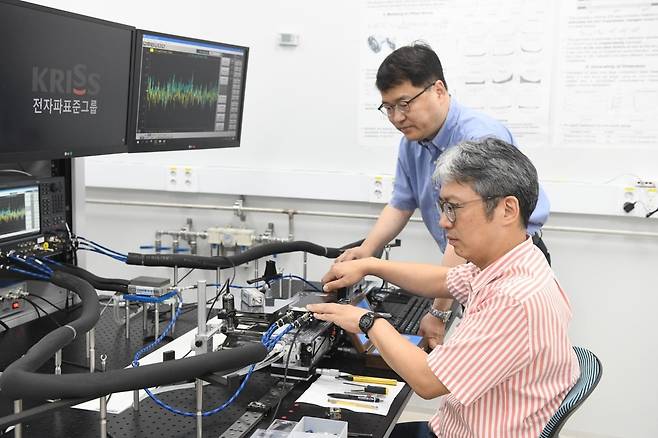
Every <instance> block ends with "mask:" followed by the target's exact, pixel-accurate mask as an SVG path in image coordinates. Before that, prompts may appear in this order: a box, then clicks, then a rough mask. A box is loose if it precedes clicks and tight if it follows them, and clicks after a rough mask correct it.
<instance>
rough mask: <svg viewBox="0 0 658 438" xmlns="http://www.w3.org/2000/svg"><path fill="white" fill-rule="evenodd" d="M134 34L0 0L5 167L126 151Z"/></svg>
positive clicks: (0, 157)
mask: <svg viewBox="0 0 658 438" xmlns="http://www.w3.org/2000/svg"><path fill="white" fill-rule="evenodd" d="M133 31H134V28H133V27H129V26H124V25H122V24H117V23H111V22H108V21H102V20H98V19H95V18H91V17H86V16H82V15H77V14H72V13H69V12H65V11H60V10H57V9H52V8H47V7H43V6H38V5H34V4H30V3H25V2H17V1H11V0H0V41H2V50H1V51H0V53H1V54H2V56H1V59H0V102H1V104H0V161H5V162H7V161H17V160H21V159H24V160H42V159H55V158H65V157H76V156H86V155H97V154H108V153H114V152H125V151H126V150H127V149H126V142H127V123H128V105H129V101H130V99H129V97H130V96H129V91H130V78H131V74H130V68H131V57H132V54H131V50H132V47H133V43H132V37H133Z"/></svg>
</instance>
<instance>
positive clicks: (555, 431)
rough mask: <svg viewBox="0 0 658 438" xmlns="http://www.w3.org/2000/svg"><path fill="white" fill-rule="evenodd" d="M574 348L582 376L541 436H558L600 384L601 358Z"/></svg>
mask: <svg viewBox="0 0 658 438" xmlns="http://www.w3.org/2000/svg"><path fill="white" fill-rule="evenodd" d="M573 349H574V351H575V352H576V356H578V363H579V364H580V377H579V378H578V381H576V384H575V385H574V386H573V388H571V390H570V391H569V393H568V394H567V396H566V397H565V398H564V400H562V404H561V405H560V407H559V408H558V410H557V411H556V412H555V414H554V415H553V417H552V418H551V419H550V420H549V421H548V424H547V425H546V426H545V427H544V430H543V431H542V433H541V435H540V436H539V438H556V437H558V436H559V434H560V430H562V426H564V423H566V421H567V420H568V419H569V417H570V416H571V414H573V413H574V412H575V411H576V409H578V408H579V407H580V405H581V404H582V403H583V402H584V401H585V399H586V398H587V397H589V395H590V394H591V393H592V391H594V388H596V385H598V384H599V380H601V374H602V373H603V367H602V366H601V361H600V360H599V358H598V357H596V356H595V355H594V353H592V352H591V351H589V350H587V349H585V348H582V347H573Z"/></svg>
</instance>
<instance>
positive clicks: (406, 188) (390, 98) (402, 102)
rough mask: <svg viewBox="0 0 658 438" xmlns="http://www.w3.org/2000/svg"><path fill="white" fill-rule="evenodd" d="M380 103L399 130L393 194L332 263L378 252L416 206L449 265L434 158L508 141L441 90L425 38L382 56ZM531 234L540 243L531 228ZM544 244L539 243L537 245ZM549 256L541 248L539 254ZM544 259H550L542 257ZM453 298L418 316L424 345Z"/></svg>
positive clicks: (453, 258)
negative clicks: (456, 148)
mask: <svg viewBox="0 0 658 438" xmlns="http://www.w3.org/2000/svg"><path fill="white" fill-rule="evenodd" d="M376 85H377V89H378V90H379V92H380V93H381V96H382V103H381V105H380V106H379V110H380V111H381V112H382V113H383V114H384V115H385V116H386V117H388V119H389V121H390V122H391V123H392V124H393V125H394V126H395V127H396V128H397V129H398V130H399V131H400V132H402V134H403V135H404V137H403V138H402V140H401V141H400V148H399V152H398V162H397V169H396V174H395V185H394V188H393V197H392V198H391V200H390V202H389V203H388V205H386V207H384V209H383V210H382V212H381V214H380V216H379V219H378V220H377V222H376V223H375V225H374V227H373V228H372V230H371V231H370V233H369V234H368V237H367V238H366V239H365V240H364V242H363V243H362V244H361V246H359V247H356V248H353V249H350V250H347V251H345V253H343V254H342V255H341V256H340V257H338V259H337V260H336V262H344V261H347V260H353V259H359V258H363V257H370V256H372V255H373V254H376V253H378V252H379V251H381V249H382V248H383V247H384V245H386V244H387V243H388V242H390V241H391V240H392V239H393V238H395V236H397V235H398V234H399V233H400V231H402V229H403V228H404V227H405V225H406V224H407V222H408V221H409V218H410V217H411V215H412V214H413V213H414V211H415V210H416V208H420V211H421V215H422V217H423V222H424V223H425V226H426V227H427V229H428V230H429V232H430V234H432V237H433V238H434V240H435V241H436V242H437V244H438V245H439V248H440V249H441V251H442V252H443V260H442V264H443V265H444V266H456V265H458V264H462V263H464V262H465V260H464V259H463V258H461V257H459V256H458V255H456V254H455V252H454V249H453V247H452V246H451V245H450V244H449V243H448V242H447V241H446V237H445V231H444V230H443V228H442V227H441V226H440V225H439V211H438V209H437V206H436V199H437V196H438V192H439V190H440V187H439V186H435V185H434V184H433V183H432V178H431V176H432V172H433V170H434V164H435V162H436V160H437V159H438V158H439V157H440V156H441V154H442V153H443V152H444V151H445V150H446V149H448V148H449V147H451V146H453V145H455V144H457V143H459V142H461V141H465V140H479V139H482V138H485V137H496V138H498V139H500V140H504V141H506V142H508V143H510V144H515V142H514V138H513V137H512V134H511V133H510V132H509V130H508V129H507V128H505V126H503V125H502V124H501V123H500V122H498V121H496V120H494V119H493V118H491V117H488V116H486V115H484V114H481V113H479V112H476V111H473V110H471V109H469V108H466V107H464V106H462V105H460V104H459V103H458V102H457V101H456V100H455V99H454V98H453V97H451V96H450V95H449V94H448V85H447V83H446V80H445V77H444V75H443V68H442V66H441V61H440V60H439V57H438V56H437V55H436V53H435V52H434V51H433V50H432V49H431V48H430V47H429V46H427V45H425V44H419V43H416V44H414V45H411V46H404V47H401V48H399V49H397V50H395V51H394V52H393V53H391V54H390V55H388V56H387V57H386V59H385V60H384V62H382V64H381V65H380V66H379V70H378V71H377V80H376ZM548 214H549V202H548V199H547V197H546V195H545V193H544V192H543V191H542V190H541V187H540V190H539V201H538V202H537V207H536V208H535V210H534V211H533V212H532V215H531V216H530V222H529V224H528V230H527V231H528V234H529V235H530V236H534V235H535V234H537V232H538V231H539V230H540V228H541V226H542V225H543V224H544V223H545V222H546V219H547V218H548ZM533 241H535V242H537V241H539V245H538V246H539V247H540V248H542V246H543V242H541V239H540V238H539V236H538V235H537V236H536V237H534V238H533ZM544 249H545V246H543V248H542V250H544ZM545 254H546V256H547V258H548V253H546V252H545ZM549 262H550V259H549ZM451 303H452V300H450V299H448V300H441V299H437V300H435V301H434V305H433V309H434V310H432V311H431V313H428V314H427V315H425V317H424V318H423V320H422V322H421V326H420V333H421V334H422V335H423V336H425V337H426V338H427V340H428V343H429V345H430V347H432V348H433V347H434V346H436V345H437V344H440V343H441V342H443V336H444V334H445V322H446V321H447V320H448V317H449V316H450V312H449V311H448V309H450V305H451Z"/></svg>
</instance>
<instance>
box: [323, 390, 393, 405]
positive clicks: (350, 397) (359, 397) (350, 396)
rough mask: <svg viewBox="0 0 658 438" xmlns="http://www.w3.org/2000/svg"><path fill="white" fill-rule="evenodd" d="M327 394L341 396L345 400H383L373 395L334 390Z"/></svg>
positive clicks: (374, 401)
mask: <svg viewBox="0 0 658 438" xmlns="http://www.w3.org/2000/svg"><path fill="white" fill-rule="evenodd" d="M327 396H328V397H331V398H340V399H343V400H358V401H362V402H368V403H379V402H381V401H382V399H381V398H379V397H375V396H373V395H359V394H341V393H338V392H332V393H331V394H327Z"/></svg>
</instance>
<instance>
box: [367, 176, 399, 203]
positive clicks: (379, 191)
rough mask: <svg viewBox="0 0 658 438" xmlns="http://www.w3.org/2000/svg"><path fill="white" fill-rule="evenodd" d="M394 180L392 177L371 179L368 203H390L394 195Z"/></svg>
mask: <svg viewBox="0 0 658 438" xmlns="http://www.w3.org/2000/svg"><path fill="white" fill-rule="evenodd" d="M393 180H394V178H393V177H392V176H391V175H373V176H372V177H371V178H370V185H369V189H368V202H374V203H379V204H386V203H388V201H389V200H390V199H391V196H392V195H393Z"/></svg>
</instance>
